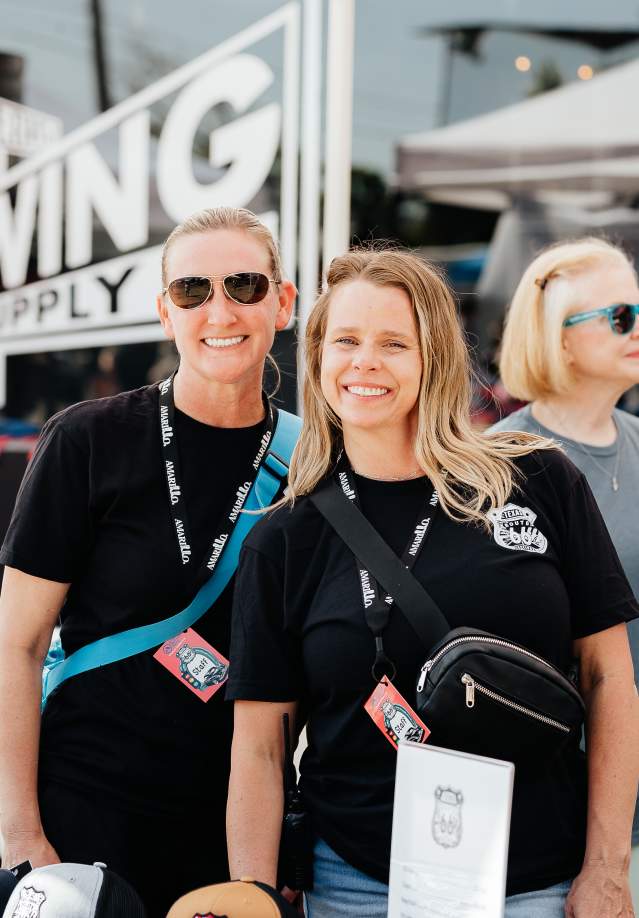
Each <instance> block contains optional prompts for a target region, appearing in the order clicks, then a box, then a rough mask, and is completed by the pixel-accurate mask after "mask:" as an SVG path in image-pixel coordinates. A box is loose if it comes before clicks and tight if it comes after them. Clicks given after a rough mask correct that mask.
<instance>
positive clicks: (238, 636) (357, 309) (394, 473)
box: [227, 250, 639, 918]
mask: <svg viewBox="0 0 639 918" xmlns="http://www.w3.org/2000/svg"><path fill="white" fill-rule="evenodd" d="M305 365H306V368H307V373H306V378H305V381H304V424H303V428H302V433H301V436H300V440H299V443H298V446H297V448H296V451H295V453H294V455H293V459H292V462H291V469H290V474H289V489H288V491H287V500H286V501H285V502H284V503H283V505H282V506H281V507H279V508H278V509H277V510H276V511H275V512H274V513H272V514H271V515H270V516H269V517H267V518H266V519H264V520H263V521H260V523H258V525H257V526H256V527H255V529H254V530H253V532H252V533H251V535H250V536H249V538H248V539H247V540H246V542H245V543H244V547H243V550H242V556H241V559H240V566H239V569H238V582H237V589H236V594H235V599H234V606H233V636H232V642H231V655H232V659H233V666H232V668H231V674H230V682H229V690H228V692H227V696H228V697H231V698H233V699H235V731H234V735H233V753H232V772H231V782H230V786H229V815H228V838H229V857H230V863H231V871H232V873H234V874H235V875H236V876H241V875H242V874H248V875H251V876H253V877H255V878H256V879H259V880H263V881H265V882H267V883H271V884H272V883H273V882H274V880H275V875H276V866H277V860H278V841H279V837H280V829H281V825H282V764H281V763H282V754H281V748H282V728H281V718H282V715H283V714H286V713H288V714H289V716H291V717H294V716H295V713H296V711H298V709H301V710H302V712H303V714H304V715H305V716H307V717H308V737H309V745H308V748H307V750H306V751H305V753H304V755H303V757H302V760H301V764H300V774H301V790H302V793H303V795H304V798H305V800H306V805H307V807H308V809H309V811H310V816H311V819H312V823H313V827H314V829H315V832H316V840H315V846H314V867H315V879H314V888H313V890H312V891H311V892H310V893H309V894H308V897H307V898H308V906H309V910H308V913H307V914H308V918H384V916H386V914H387V908H388V903H387V897H388V887H387V885H386V884H387V883H388V869H389V859H390V840H391V820H392V809H393V794H394V779H395V764H396V758H395V757H396V754H397V753H396V749H395V748H394V746H393V743H392V737H393V731H394V730H395V729H396V728H397V731H399V730H401V729H402V728H399V727H398V726H397V717H395V719H394V720H393V718H392V717H390V716H389V718H388V720H387V721H386V720H385V721H382V719H381V718H380V719H379V720H377V721H375V720H373V718H372V717H371V716H370V714H369V710H370V706H369V708H368V709H367V707H366V703H367V700H368V699H369V698H370V697H371V695H372V693H373V691H375V692H378V691H381V692H382V693H383V695H386V697H387V698H388V697H389V695H390V697H391V700H390V701H389V704H391V703H392V704H393V705H395V703H397V705H399V706H400V707H401V708H402V709H403V714H402V716H403V718H404V724H406V720H407V718H408V717H409V716H410V715H409V714H408V707H410V705H412V704H414V699H415V686H416V683H417V679H418V676H419V674H420V671H421V670H422V666H423V664H424V661H425V660H426V659H427V658H428V654H429V651H430V650H431V647H429V646H426V645H425V642H424V643H422V640H421V639H418V638H417V635H416V631H414V630H413V628H412V626H411V624H410V623H409V620H408V618H407V617H406V616H405V615H404V614H403V611H402V609H401V608H398V607H397V606H396V605H395V604H391V605H389V604H388V602H387V599H386V598H384V596H385V594H384V592H383V591H380V590H379V588H377V590H375V589H374V583H373V581H374V578H373V577H372V576H371V574H372V572H371V571H368V570H366V569H365V567H364V566H363V565H361V564H359V563H357V562H356V560H355V557H354V555H353V553H352V552H351V550H350V549H349V548H348V546H347V545H346V544H345V542H343V541H342V540H341V539H340V537H339V536H338V535H337V534H336V532H335V531H334V530H333V528H332V527H331V525H329V523H328V522H327V520H326V519H325V518H324V516H323V515H322V514H321V513H320V511H319V509H318V508H317V506H316V505H315V503H314V500H313V498H314V496H315V494H314V492H315V491H316V489H318V488H320V489H321V490H322V491H323V489H324V487H325V486H326V487H327V488H331V489H332V493H333V495H334V496H335V499H336V500H339V501H342V506H345V507H346V509H345V510H344V512H345V513H346V515H348V513H349V512H350V511H349V510H348V507H350V506H351V502H355V505H356V506H357V505H358V504H359V507H360V509H361V511H362V512H363V513H364V515H365V516H367V517H368V519H369V521H370V522H371V523H372V524H373V526H374V527H375V528H376V529H377V530H378V532H379V533H380V534H381V536H382V538H383V539H384V540H385V541H386V542H387V543H388V544H389V545H390V547H391V548H392V549H393V551H394V552H395V553H396V554H398V555H401V557H402V561H403V562H404V564H405V565H406V566H409V565H410V566H411V568H412V572H413V574H414V576H415V577H416V578H417V580H419V581H420V583H421V584H422V585H423V586H424V587H425V588H426V589H427V591H428V592H429V593H430V595H431V596H432V598H433V600H434V601H435V602H436V603H437V605H439V607H440V609H441V611H442V612H443V614H444V615H445V617H446V618H447V620H448V623H449V625H450V627H451V628H456V627H460V626H467V627H471V628H479V629H481V630H482V631H488V632H491V633H493V634H497V635H500V636H502V637H503V638H506V639H507V640H510V641H515V642H517V643H519V644H522V645H523V646H524V647H526V648H529V649H530V650H531V651H532V652H533V653H535V654H538V655H540V656H542V657H544V658H545V659H547V660H549V661H550V662H552V663H554V664H555V666H557V667H559V668H561V669H563V670H564V671H565V670H566V669H568V668H569V667H570V664H571V662H572V658H573V655H574V654H576V655H578V656H579V659H580V662H581V672H580V678H581V685H580V688H581V692H582V695H583V696H584V697H585V701H586V706H587V708H588V711H589V714H588V716H589V756H590V758H589V769H590V801H591V812H592V819H591V820H590V822H589V824H588V832H587V835H586V806H587V804H586V777H587V776H586V763H585V761H584V758H583V756H582V754H581V753H580V751H579V749H578V745H577V744H576V743H574V742H572V743H570V744H569V747H568V748H567V749H565V750H564V751H563V752H562V753H559V754H557V755H556V756H554V757H553V756H552V755H549V754H547V753H545V750H544V749H543V748H540V749H539V758H535V759H534V761H533V762H531V763H530V764H528V762H525V763H523V764H522V767H521V768H520V767H519V766H518V767H517V769H516V774H515V784H514V799H513V813H512V821H511V835H510V852H509V867H508V881H507V895H508V899H507V905H506V912H505V914H506V916H507V918H564V908H565V903H566V897H567V895H568V894H569V892H570V890H571V886H572V892H570V895H569V900H568V901H569V902H571V903H572V905H573V906H574V910H573V911H570V909H569V910H568V911H567V914H568V915H570V916H571V918H575V916H576V918H603V916H604V915H610V916H612V915H620V916H623V918H630V915H631V906H630V904H629V900H628V895H627V884H626V880H625V878H624V875H623V871H622V870H621V869H620V870H619V871H617V870H616V869H615V867H612V866H611V867H610V869H609V870H608V872H607V873H606V872H605V871H604V870H602V869H601V867H600V864H599V861H600V859H605V857H606V856H608V855H609V854H611V853H614V854H615V855H616V853H617V850H618V848H619V847H620V848H621V849H622V850H623V839H622V840H621V843H620V845H617V846H616V847H614V842H615V839H616V836H617V835H618V834H619V832H620V831H621V834H622V835H623V827H624V826H628V829H629V825H630V817H631V810H632V806H633V803H634V794H635V790H634V788H635V787H636V780H637V774H636V761H635V759H634V758H633V756H634V754H635V750H636V748H637V743H638V742H639V715H638V712H637V699H636V697H635V695H634V686H633V684H632V662H631V659H630V652H629V649H628V639H627V634H626V629H625V624H624V623H625V622H626V621H627V620H629V619H631V618H635V617H636V615H637V611H638V610H637V604H636V602H635V601H634V600H633V597H632V594H631V591H630V588H629V586H628V583H627V581H626V578H625V577H624V574H623V571H622V569H621V566H620V564H619V560H618V558H617V556H616V554H615V552H614V549H613V547H612V545H611V542H610V537H609V535H608V533H607V532H606V529H605V526H604V524H603V522H602V520H601V516H600V514H599V513H598V511H597V507H596V505H595V503H594V500H593V497H592V494H591V493H590V491H589V489H588V487H587V485H586V484H585V482H584V479H583V476H582V475H581V474H580V473H579V472H578V470H577V469H576V468H575V467H574V466H573V465H572V463H570V462H569V461H568V460H567V459H566V458H565V457H564V456H563V455H562V454H561V452H560V451H559V450H557V449H554V448H551V447H552V444H551V443H549V441H547V440H541V439H540V438H538V437H533V436H531V435H529V434H517V435H513V434H509V433H502V434H495V435H493V436H491V437H488V436H486V435H485V434H483V433H481V432H479V431H478V430H476V429H475V428H474V427H473V426H472V425H471V422H470V367H469V358H468V353H467V349H466V345H465V342H464V337H463V334H462V330H461V327H460V323H459V318H458V314H457V309H456V304H455V301H454V299H453V297H452V295H451V293H450V291H449V290H448V289H447V287H446V284H445V283H444V281H443V280H442V278H441V277H440V276H439V274H438V273H437V271H436V270H434V269H433V268H432V267H431V266H429V265H428V264H426V263H425V262H424V261H422V260H421V259H420V258H418V257H417V256H415V255H413V254H411V253H407V252H402V251H393V250H385V251H380V252H376V251H372V252H371V251H356V252H351V253H349V254H348V255H344V256H342V257H340V258H336V259H334V261H333V262H332V264H331V267H330V270H329V274H328V287H327V289H326V291H325V292H324V293H323V294H322V295H321V296H320V298H319V300H318V302H317V303H316V305H315V307H314V309H313V312H312V313H311V316H310V318H309V322H308V325H307V330H306V364H305ZM444 470H445V471H444ZM438 505H439V509H437V507H438ZM424 616H425V618H427V616H428V612H427V611H426V610H424ZM383 672H386V673H390V674H391V676H390V679H391V682H392V683H393V685H394V687H395V689H396V690H397V692H398V693H399V694H400V695H401V696H402V697H403V699H404V700H401V699H398V698H397V696H394V699H393V693H392V692H391V690H390V689H388V688H384V687H383V686H380V685H379V684H378V681H379V680H380V679H381V676H382V673H383ZM393 672H394V673H395V675H392V674H393ZM387 693H388V694H387ZM376 697H377V696H376ZM464 697H465V691H464V687H463V686H462V685H461V684H460V686H459V704H460V710H464V708H463V707H462V706H463V705H464ZM466 698H467V696H466ZM479 703H481V702H479ZM379 704H380V706H381V707H382V708H384V705H385V702H382V701H381V700H380V702H379ZM466 704H468V702H467V701H466ZM407 706H408V707H407ZM394 710H395V712H397V710H398V709H397V707H395V709H394ZM385 711H386V713H387V714H388V709H385ZM512 716H513V717H514V718H515V721H516V722H517V723H520V722H519V721H517V718H518V717H519V716H521V717H524V718H525V716H526V715H525V714H524V713H522V712H519V713H518V714H513V715H512ZM628 718H629V719H630V722H629V724H628V726H627V729H625V732H622V727H625V724H626V720H627V719H628ZM425 720H426V721H427V718H425ZM462 720H463V717H460V722H461V721H462ZM531 722H532V721H531ZM511 724H512V722H511ZM426 726H428V723H426ZM413 729H414V731H415V734H418V733H419V732H420V730H421V728H420V726H419V724H418V723H417V722H416V721H414V728H413ZM504 732H506V733H507V732H508V730H507V728H504ZM389 738H391V742H389ZM432 739H433V741H434V742H435V744H437V739H436V732H435V733H434V734H433V737H432ZM450 745H453V743H452V742H451V743H450ZM540 745H541V743H540ZM610 762H614V767H615V769H617V774H619V775H620V781H621V780H622V781H623V787H621V788H619V787H617V788H614V789H611V787H610V782H609V780H608V775H607V773H606V771H607V768H608V767H609V763H610ZM526 766H528V767H526ZM633 782H634V787H633ZM464 818H465V817H464ZM620 827H621V830H620ZM425 831H427V829H426V830H425ZM586 840H587V847H586ZM617 841H618V839H617ZM613 848H614V851H613ZM575 878H577V879H575ZM584 890H585V891H584ZM419 905H423V906H424V907H425V906H426V905H427V903H426V902H421V903H419ZM418 910H419V909H418ZM451 914H452V912H451ZM460 914H461V913H460Z"/></svg>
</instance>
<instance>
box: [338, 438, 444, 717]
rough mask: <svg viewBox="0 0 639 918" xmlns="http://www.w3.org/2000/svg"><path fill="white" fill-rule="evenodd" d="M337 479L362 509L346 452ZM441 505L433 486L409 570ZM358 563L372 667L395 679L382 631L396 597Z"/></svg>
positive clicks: (408, 556) (411, 543) (408, 552)
mask: <svg viewBox="0 0 639 918" xmlns="http://www.w3.org/2000/svg"><path fill="white" fill-rule="evenodd" d="M336 480H337V483H338V484H339V486H340V487H341V489H342V491H343V493H344V496H345V497H346V498H347V499H348V500H349V501H352V502H353V505H354V506H356V507H358V508H359V498H358V495H357V488H356V485H355V478H354V475H353V470H352V469H351V467H350V463H349V462H348V459H347V458H346V454H345V453H344V452H342V455H341V456H340V458H339V460H338V464H337V473H336ZM438 505H439V496H438V494H437V491H436V490H435V488H433V489H432V492H431V494H430V496H429V498H428V501H427V509H426V511H425V512H420V514H419V516H418V518H417V522H416V523H415V527H414V529H413V533H412V535H411V536H410V538H409V540H408V544H407V545H406V548H405V549H404V553H403V555H402V563H403V564H404V566H405V567H407V568H408V569H409V570H411V569H412V568H413V566H414V564H415V562H416V561H417V558H418V557H419V554H420V552H421V551H422V549H423V547H424V545H425V543H426V539H427V537H428V534H429V533H430V531H431V529H432V524H433V519H434V517H435V513H436V512H437V507H438ZM356 563H357V573H358V576H359V581H360V586H361V590H362V602H363V605H364V615H365V617H366V624H367V625H368V627H369V628H370V629H371V631H372V632H373V636H374V637H375V651H376V655H375V662H374V663H373V667H372V673H373V678H374V679H375V681H376V682H379V681H380V680H381V676H380V675H379V674H378V670H381V669H383V670H384V671H386V670H387V669H390V671H391V672H392V676H391V681H392V679H393V678H394V677H395V667H394V665H393V663H392V661H391V660H389V659H388V657H387V656H386V654H385V653H384V644H383V634H384V631H385V630H386V628H387V627H388V622H389V620H390V610H391V607H392V605H393V602H394V600H393V597H392V596H390V595H389V594H386V595H385V596H384V597H383V598H382V596H381V594H380V591H379V586H378V584H377V581H376V580H375V578H374V577H372V576H371V574H370V572H369V571H368V569H367V568H366V567H365V566H364V565H363V564H362V563H360V561H358V560H357V559H356ZM382 675H383V673H382ZM404 703H406V702H404ZM411 710H412V709H411ZM369 713H370V711H369ZM371 716H372V715H371ZM413 716H415V717H416V716H417V715H415V714H413ZM373 719H375V718H373ZM378 726H379V725H378Z"/></svg>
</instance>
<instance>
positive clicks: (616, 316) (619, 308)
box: [563, 303, 639, 335]
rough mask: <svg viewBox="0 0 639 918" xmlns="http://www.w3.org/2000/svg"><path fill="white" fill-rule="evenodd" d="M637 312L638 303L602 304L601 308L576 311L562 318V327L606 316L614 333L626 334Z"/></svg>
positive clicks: (631, 327) (632, 324) (638, 311)
mask: <svg viewBox="0 0 639 918" xmlns="http://www.w3.org/2000/svg"><path fill="white" fill-rule="evenodd" d="M638 313H639V305H633V304H632V303H617V304H615V305H614V306H602V308H601V309H591V310H590V312H577V313H575V315H574V316H568V318H567V319H564V322H563V325H564V328H568V327H569V326H571V325H577V324H578V323H579V322H587V321H588V319H595V318H596V317H597V316H607V317H608V324H609V325H610V328H611V329H612V330H613V332H614V333H615V334H616V335H628V334H629V333H630V332H631V331H632V330H633V328H634V327H635V320H636V318H637V314H638Z"/></svg>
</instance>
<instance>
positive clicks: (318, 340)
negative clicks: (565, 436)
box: [286, 248, 555, 525]
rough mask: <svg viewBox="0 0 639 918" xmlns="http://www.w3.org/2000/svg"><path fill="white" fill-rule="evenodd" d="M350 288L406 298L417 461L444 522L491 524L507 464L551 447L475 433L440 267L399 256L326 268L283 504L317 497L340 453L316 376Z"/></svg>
mask: <svg viewBox="0 0 639 918" xmlns="http://www.w3.org/2000/svg"><path fill="white" fill-rule="evenodd" d="M354 280H365V281H368V282H369V283H372V284H375V285H377V286H379V287H396V288H398V289H400V290H403V291H404V292H405V293H406V294H407V295H408V297H409V299H410V302H411V304H412V308H413V317H414V320H415V325H416V328H417V332H418V339H419V344H420V350H421V357H422V365H423V369H422V376H421V383H420V388H419V396H418V424H417V436H416V442H415V457H416V459H417V461H418V463H419V465H420V467H421V468H422V469H423V471H424V472H425V474H427V475H428V477H429V478H430V480H431V481H432V483H433V485H434V486H435V487H436V488H437V491H438V492H439V497H440V502H441V505H442V507H443V509H444V511H445V512H446V513H447V514H448V515H449V516H450V517H452V518H453V519H456V520H460V521H475V522H478V523H481V524H483V525H488V523H487V520H486V513H487V512H488V511H489V510H491V509H494V508H496V507H500V506H503V505H504V504H505V503H506V502H507V500H508V497H509V495H510V494H511V491H512V489H513V484H514V478H515V476H516V474H517V470H516V467H515V464H514V463H513V459H515V458H516V457H517V456H523V455H525V454H527V453H530V452H531V451H532V450H534V449H539V448H549V447H551V446H554V445H555V444H554V443H553V441H551V440H545V439H542V438H540V437H536V436H534V435H532V434H526V433H512V432H504V433H496V434H491V435H487V434H484V433H481V432H480V431H478V430H476V429H474V428H473V426H472V424H471V420H470V401H471V378H472V370H471V365H470V358H469V354H468V349H467V347H466V342H465V340H464V334H463V331H462V327H461V324H460V320H459V317H458V314H457V307H456V304H455V301H454V299H453V296H452V294H451V292H450V290H449V289H448V287H447V285H446V282H445V281H444V279H443V277H442V275H441V273H440V272H439V271H438V270H437V268H435V267H434V266H433V265H431V264H428V263H427V262H426V261H424V260H423V259H422V258H420V257H419V256H418V255H416V254H414V253H411V252H408V251H404V250H401V249H388V248H387V249H383V250H381V251H376V250H368V249H364V250H355V251H352V252H349V253H348V254H346V255H342V256H340V257H339V258H335V259H333V261H332V262H331V266H330V269H329V272H328V284H327V287H326V290H325V291H324V292H323V293H322V294H321V295H320V297H319V299H318V300H317V302H316V304H315V306H314V308H313V310H312V312H311V315H310V317H309V320H308V324H307V326H306V338H305V377H304V423H303V427H302V432H301V435H300V439H299V441H298V443H297V446H296V448H295V451H294V453H293V456H292V459H291V467H290V471H289V479H288V480H289V485H288V492H287V498H286V500H287V501H288V502H290V503H293V502H294V501H295V500H296V498H298V497H300V496H302V495H304V494H309V493H310V492H311V491H313V489H314V488H315V487H316V486H317V484H318V483H319V482H320V481H321V480H322V479H323V478H324V477H325V476H326V475H327V474H328V473H329V472H330V471H331V470H332V468H333V466H334V464H335V461H336V458H337V456H338V454H339V452H340V450H341V449H342V446H343V439H342V427H341V422H340V419H339V418H338V417H337V415H336V414H335V412H334V411H333V410H332V409H331V407H330V406H329V404H328V402H327V401H326V399H325V397H324V393H323V392H322V388H321V385H320V371H321V362H322V349H323V344H324V335H325V332H326V325H327V317H328V310H329V306H330V303H331V300H332V297H333V294H334V292H335V290H336V289H337V288H338V287H339V286H340V285H342V284H346V283H349V282H350V281H354ZM444 470H445V471H444Z"/></svg>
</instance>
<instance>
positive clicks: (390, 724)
mask: <svg viewBox="0 0 639 918" xmlns="http://www.w3.org/2000/svg"><path fill="white" fill-rule="evenodd" d="M382 711H383V713H384V726H385V727H386V729H387V730H388V732H389V733H390V735H391V737H392V739H393V740H394V741H395V742H396V743H398V742H399V741H400V739H403V740H410V741H412V742H414V743H421V741H422V737H423V735H424V730H423V728H422V727H420V726H419V724H418V723H417V721H416V720H415V719H414V718H413V717H411V715H410V714H409V713H408V711H407V710H406V708H404V707H402V705H401V704H392V702H390V701H386V702H384V704H383V705H382Z"/></svg>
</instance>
